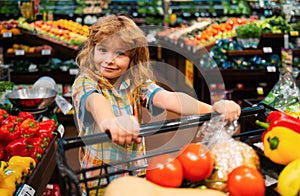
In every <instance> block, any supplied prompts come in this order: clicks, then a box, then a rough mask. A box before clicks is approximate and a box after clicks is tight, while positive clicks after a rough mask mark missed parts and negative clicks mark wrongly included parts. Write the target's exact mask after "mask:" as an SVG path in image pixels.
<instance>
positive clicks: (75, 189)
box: [56, 105, 276, 196]
mask: <svg viewBox="0 0 300 196" xmlns="http://www.w3.org/2000/svg"><path fill="white" fill-rule="evenodd" d="M213 115H214V114H204V115H194V116H187V117H183V118H180V119H172V120H166V121H164V122H156V123H149V124H145V125H141V127H140V133H139V136H140V137H147V136H151V135H153V134H160V133H166V132H171V131H176V132H180V131H185V129H186V128H191V127H198V126H201V125H202V124H203V123H204V122H205V121H208V120H210V119H211V118H212V116H213ZM253 115H256V116H257V115H261V116H262V118H263V117H264V116H265V107H264V106H263V105H258V106H255V107H247V108H243V109H242V112H241V116H240V119H241V118H248V117H249V116H253ZM263 131H264V129H257V130H251V131H247V132H241V133H238V134H235V135H233V137H234V138H240V139H242V138H246V139H249V138H252V137H259V135H261V133H262V132H263ZM107 141H111V140H110V137H109V135H108V134H106V133H97V134H93V135H88V136H81V137H72V138H60V139H58V140H57V141H56V160H57V165H58V169H59V172H60V175H61V177H62V185H61V190H62V193H64V194H63V195H66V196H67V195H72V196H74V195H82V191H83V192H84V193H85V194H86V195H101V194H102V193H103V190H104V189H105V187H106V186H107V185H108V184H109V183H110V182H111V181H112V180H113V179H114V177H115V176H119V175H132V176H139V177H145V173H144V172H141V171H143V170H145V168H146V167H147V164H145V165H142V166H137V165H136V164H135V162H136V161H139V160H145V159H149V158H151V157H153V156H156V155H159V154H166V153H176V152H177V151H178V150H179V149H180V146H177V147H172V148H169V149H166V150H164V151H159V152H152V153H147V154H146V155H142V156H138V157H133V158H131V159H128V160H127V159H126V160H122V161H118V162H112V163H109V164H105V163H103V164H100V165H98V166H94V167H91V168H84V169H78V170H73V169H71V167H70V165H69V164H68V162H67V157H66V152H67V151H68V150H70V149H74V148H78V149H80V148H81V147H84V146H88V145H94V144H99V143H103V142H107ZM121 165H122V167H119V166H121ZM110 168H115V169H114V170H113V172H112V171H111V170H110ZM91 171H98V173H99V174H100V175H97V176H94V177H88V176H87V173H88V172H91ZM94 180H97V181H101V182H102V183H101V184H99V185H98V186H92V187H91V186H89V183H90V182H92V181H94ZM267 191H269V192H270V190H267ZM273 192H274V193H273ZM271 193H272V194H270V193H268V195H276V193H275V191H274V190H273V189H272V190H271Z"/></svg>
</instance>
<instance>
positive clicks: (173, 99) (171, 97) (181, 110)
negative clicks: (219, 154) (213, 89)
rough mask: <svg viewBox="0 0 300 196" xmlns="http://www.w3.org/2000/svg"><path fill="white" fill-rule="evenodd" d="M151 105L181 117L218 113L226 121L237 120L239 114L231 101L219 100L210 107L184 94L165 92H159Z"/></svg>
mask: <svg viewBox="0 0 300 196" xmlns="http://www.w3.org/2000/svg"><path fill="white" fill-rule="evenodd" d="M153 104H154V105H155V106H158V107H161V108H164V109H166V110H168V111H172V112H175V113H178V114H183V115H192V114H204V113H211V112H218V113H221V114H224V118H225V120H228V121H233V120H237V119H238V118H239V116H240V113H241V108H240V106H239V105H238V104H236V103H235V102H233V101H229V100H221V101H219V102H216V103H215V104H214V105H213V106H211V105H209V104H206V103H204V102H201V101H198V100H197V99H195V98H193V97H191V96H189V95H187V94H185V93H179V92H170V91H166V90H162V91H159V92H157V93H156V94H155V95H154V97H153Z"/></svg>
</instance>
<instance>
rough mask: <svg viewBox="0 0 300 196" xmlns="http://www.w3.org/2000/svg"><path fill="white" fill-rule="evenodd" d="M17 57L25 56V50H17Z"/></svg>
mask: <svg viewBox="0 0 300 196" xmlns="http://www.w3.org/2000/svg"><path fill="white" fill-rule="evenodd" d="M15 55H17V56H21V55H25V50H16V51H15Z"/></svg>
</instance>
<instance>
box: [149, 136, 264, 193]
mask: <svg viewBox="0 0 300 196" xmlns="http://www.w3.org/2000/svg"><path fill="white" fill-rule="evenodd" d="M236 142H238V143H241V142H239V141H236ZM245 145H246V144H245ZM249 148H250V146H249ZM216 160H217V159H216V158H215V155H214V153H212V151H211V150H209V149H208V148H206V146H205V145H203V144H200V143H190V144H187V145H186V146H183V147H182V148H181V149H180V151H179V152H178V154H177V155H176V156H175V155H172V154H162V155H157V156H154V157H152V158H151V159H150V160H149V164H148V166H147V169H146V180H148V181H149V182H152V183H154V184H157V185H160V186H162V187H169V188H180V189H181V188H187V187H188V188H195V187H198V188H200V189H203V188H204V189H207V190H208V189H216V190H218V191H223V192H225V193H229V195H232V196H235V195H243V196H247V195H249V196H250V195H256V196H263V195H264V194H265V190H266V186H265V182H264V177H263V176H262V174H261V173H260V170H259V169H258V168H256V167H255V166H251V165H250V164H246V163H240V164H236V163H238V161H232V162H231V163H235V164H236V165H235V166H233V167H232V168H234V169H232V170H230V171H229V172H228V174H225V176H223V177H224V180H221V179H215V180H214V179H213V178H212V176H216V175H217V173H218V172H219V168H217V167H216ZM218 161H220V162H221V161H222V160H221V159H218ZM226 161H227V160H226ZM219 165H222V163H220V164H219ZM212 181H214V182H219V183H222V184H224V185H225V186H226V189H225V190H224V189H221V188H220V189H218V188H217V187H216V186H215V187H211V186H209V183H211V182H212ZM253 193H254V194H253Z"/></svg>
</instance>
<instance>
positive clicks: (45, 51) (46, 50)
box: [41, 49, 51, 55]
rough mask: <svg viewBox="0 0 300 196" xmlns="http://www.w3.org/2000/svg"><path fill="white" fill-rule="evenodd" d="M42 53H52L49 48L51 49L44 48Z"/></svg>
mask: <svg viewBox="0 0 300 196" xmlns="http://www.w3.org/2000/svg"><path fill="white" fill-rule="evenodd" d="M41 54H42V55H50V54H51V50H49V49H43V50H42V51H41Z"/></svg>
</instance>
